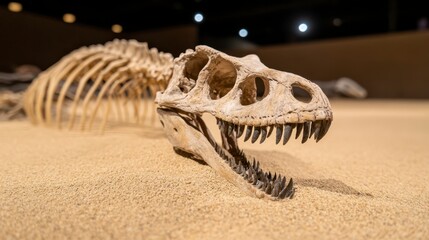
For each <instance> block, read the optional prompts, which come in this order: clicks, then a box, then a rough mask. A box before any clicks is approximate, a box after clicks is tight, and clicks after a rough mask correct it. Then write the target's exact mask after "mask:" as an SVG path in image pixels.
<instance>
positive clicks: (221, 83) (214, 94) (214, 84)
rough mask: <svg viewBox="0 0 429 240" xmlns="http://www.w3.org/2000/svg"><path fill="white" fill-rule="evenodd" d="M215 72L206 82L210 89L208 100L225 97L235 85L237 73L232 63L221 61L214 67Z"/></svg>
mask: <svg viewBox="0 0 429 240" xmlns="http://www.w3.org/2000/svg"><path fill="white" fill-rule="evenodd" d="M215 71H216V72H215V73H214V74H213V75H212V76H211V78H210V79H209V81H208V84H209V88H210V98H211V99H212V100H216V99H220V98H222V97H223V96H225V95H226V94H227V93H228V92H229V91H231V89H232V88H233V87H234V85H235V81H236V80H237V71H236V70H235V67H234V65H233V64H232V63H230V62H228V61H222V62H220V63H219V64H218V65H217V66H216V70H215Z"/></svg>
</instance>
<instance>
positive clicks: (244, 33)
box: [238, 28, 249, 38]
mask: <svg viewBox="0 0 429 240" xmlns="http://www.w3.org/2000/svg"><path fill="white" fill-rule="evenodd" d="M248 34H249V32H248V31H247V29H245V28H242V29H240V31H238V35H240V37H243V38H244V37H247V35H248Z"/></svg>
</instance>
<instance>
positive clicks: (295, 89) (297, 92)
mask: <svg viewBox="0 0 429 240" xmlns="http://www.w3.org/2000/svg"><path fill="white" fill-rule="evenodd" d="M292 95H293V97H294V98H295V99H296V100H298V101H300V102H303V103H309V102H311V99H312V96H311V94H310V92H309V91H308V90H307V89H305V88H304V87H302V86H300V85H298V84H292Z"/></svg>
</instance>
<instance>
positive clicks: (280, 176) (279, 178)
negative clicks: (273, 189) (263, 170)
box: [275, 174, 282, 183]
mask: <svg viewBox="0 0 429 240" xmlns="http://www.w3.org/2000/svg"><path fill="white" fill-rule="evenodd" d="M281 181H282V175H281V174H279V176H278V177H277V179H276V182H275V183H281Z"/></svg>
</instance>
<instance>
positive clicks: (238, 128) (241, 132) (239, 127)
mask: <svg viewBox="0 0 429 240" xmlns="http://www.w3.org/2000/svg"><path fill="white" fill-rule="evenodd" d="M244 127H245V126H244V125H241V126H238V127H237V139H238V138H240V137H241V135H243V132H244Z"/></svg>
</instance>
